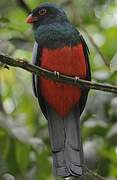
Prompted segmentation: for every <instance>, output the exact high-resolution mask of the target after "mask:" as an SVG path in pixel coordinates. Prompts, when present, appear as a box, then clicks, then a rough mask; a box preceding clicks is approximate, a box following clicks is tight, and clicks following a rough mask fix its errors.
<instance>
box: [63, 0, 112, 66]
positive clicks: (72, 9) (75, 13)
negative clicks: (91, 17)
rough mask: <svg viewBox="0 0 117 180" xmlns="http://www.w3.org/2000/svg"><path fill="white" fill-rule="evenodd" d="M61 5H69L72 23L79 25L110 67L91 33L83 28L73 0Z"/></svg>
mask: <svg viewBox="0 0 117 180" xmlns="http://www.w3.org/2000/svg"><path fill="white" fill-rule="evenodd" d="M61 5H62V6H70V7H71V11H72V15H73V23H74V24H75V25H76V26H77V25H79V27H80V28H81V30H82V31H84V32H85V34H86V35H87V37H88V38H89V40H90V42H91V44H92V45H93V47H94V48H95V49H96V51H97V52H98V54H99V55H100V57H101V59H102V60H103V62H104V64H105V65H106V66H107V67H110V65H109V62H108V59H107V58H106V57H105V56H104V55H103V54H102V52H101V50H100V48H99V47H98V45H97V44H96V43H95V41H94V39H93V37H92V36H91V34H90V33H89V32H88V31H87V29H86V28H85V26H84V25H83V20H82V17H81V16H80V14H79V13H78V9H77V6H76V5H75V3H74V0H66V1H65V2H62V3H61Z"/></svg>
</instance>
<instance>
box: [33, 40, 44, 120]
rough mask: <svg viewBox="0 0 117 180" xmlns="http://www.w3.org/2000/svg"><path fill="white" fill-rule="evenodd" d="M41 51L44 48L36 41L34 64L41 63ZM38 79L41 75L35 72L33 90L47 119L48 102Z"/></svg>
mask: <svg viewBox="0 0 117 180" xmlns="http://www.w3.org/2000/svg"><path fill="white" fill-rule="evenodd" d="M41 53H42V48H41V47H40V45H39V44H38V43H36V42H35V44H34V48H33V57H32V62H33V64H34V65H37V66H39V65H40V61H41ZM38 79H39V77H37V76H36V75H34V74H33V76H32V80H33V84H32V86H33V91H34V94H35V96H36V97H37V98H38V101H39V104H40V108H41V110H42V112H43V114H44V116H45V118H46V119H47V111H46V103H45V101H44V99H43V97H42V95H41V92H40V88H39V81H38Z"/></svg>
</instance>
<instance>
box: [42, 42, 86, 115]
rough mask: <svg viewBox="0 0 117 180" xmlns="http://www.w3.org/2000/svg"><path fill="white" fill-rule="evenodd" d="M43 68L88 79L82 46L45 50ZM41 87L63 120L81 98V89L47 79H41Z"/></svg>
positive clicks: (47, 100)
mask: <svg viewBox="0 0 117 180" xmlns="http://www.w3.org/2000/svg"><path fill="white" fill-rule="evenodd" d="M40 66H41V67H43V68H46V69H48V70H51V71H58V72H60V73H62V74H66V75H70V76H78V77H80V78H85V77H86V62H85V57H84V53H83V48H82V45H81V44H79V45H77V46H74V47H67V46H66V47H64V48H61V49H53V50H49V49H46V48H44V49H43V51H42V57H41V64H40ZM39 87H40V89H41V94H42V96H43V97H44V99H45V101H46V102H48V104H49V105H50V106H52V107H53V109H54V110H55V111H56V112H57V113H58V114H59V115H60V116H61V117H62V118H63V117H65V116H66V115H67V114H68V113H69V112H70V110H71V109H72V108H73V107H74V105H75V104H76V103H78V102H79V100H80V97H81V90H80V88H79V87H74V86H71V85H64V84H63V83H56V82H53V81H51V80H48V79H46V78H43V77H40V78H39Z"/></svg>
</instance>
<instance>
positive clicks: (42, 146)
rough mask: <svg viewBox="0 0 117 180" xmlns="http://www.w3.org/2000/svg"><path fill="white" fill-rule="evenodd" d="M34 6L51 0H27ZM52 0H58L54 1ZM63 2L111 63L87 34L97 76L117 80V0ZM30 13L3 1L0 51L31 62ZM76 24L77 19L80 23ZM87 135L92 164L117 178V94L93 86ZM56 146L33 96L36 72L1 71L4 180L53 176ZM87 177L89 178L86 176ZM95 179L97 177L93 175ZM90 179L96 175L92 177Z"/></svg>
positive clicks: (0, 155)
mask: <svg viewBox="0 0 117 180" xmlns="http://www.w3.org/2000/svg"><path fill="white" fill-rule="evenodd" d="M25 2H26V3H27V4H28V6H29V7H30V8H31V9H33V8H34V7H36V6H37V5H39V4H40V3H44V2H46V0H33V1H32V0H27V1H26V0H25ZM50 2H54V3H56V1H54V0H51V1H50ZM71 2H72V3H74V4H75V6H74V9H73V8H70V4H68V5H66V6H64V9H65V11H66V12H67V14H68V16H69V18H70V19H71V21H72V22H77V19H74V17H73V16H72V15H73V11H78V13H79V14H80V16H81V18H82V23H83V25H84V27H85V28H86V29H87V31H88V32H89V33H90V35H91V36H92V38H93V39H94V41H95V42H96V44H97V45H98V46H99V48H100V50H101V51H102V53H103V54H104V56H105V57H106V58H107V59H108V61H109V63H110V67H111V68H108V67H106V66H105V64H104V63H103V60H102V59H101V57H100V55H99V54H98V52H97V51H96V50H95V48H94V47H93V45H92V44H91V42H90V41H89V39H88V37H87V35H86V34H85V33H84V32H82V31H81V28H80V25H78V27H77V28H78V29H79V30H80V31H81V33H82V34H83V36H84V38H85V39H86V42H87V44H88V46H89V48H90V52H91V53H90V64H91V69H92V78H93V80H94V81H99V82H102V83H104V82H105V83H111V84H115V85H116V84H117V71H116V70H117V0H101V1H100V0H95V1H94V0H89V1H87V0H74V1H71ZM57 3H58V4H60V3H63V1H60V0H58V1H57ZM26 17H27V14H26V12H25V11H24V10H23V9H22V8H21V7H20V6H19V5H18V3H17V1H16V0H10V1H8V0H1V1H0V51H1V52H2V53H6V54H9V55H11V56H13V57H20V58H24V59H25V58H27V59H29V61H31V55H32V48H33V43H34V38H33V34H32V30H31V27H30V26H29V25H27V24H26ZM75 24H76V23H75ZM82 137H83V142H84V152H85V159H86V163H87V166H88V167H89V168H90V169H92V170H95V171H96V172H98V173H99V174H101V175H102V176H106V177H107V178H108V179H109V180H115V179H117V97H116V95H115V94H109V93H104V92H98V91H94V90H91V91H90V94H89V98H88V102H87V106H86V109H85V112H84V113H83V115H82ZM51 166H52V161H51V149H50V142H49V137H48V129H47V121H46V120H45V119H44V117H43V115H42V113H41V111H40V109H39V106H38V102H37V100H36V98H34V96H33V92H32V86H31V74H29V73H27V72H24V71H23V70H20V69H14V68H10V70H6V69H2V68H1V69H0V179H7V180H8V179H9V180H14V179H16V180H51V179H55V178H54V177H53V175H52V168H51ZM87 179H88V177H87ZM92 179H93V178H92ZM89 180H91V177H90V178H89Z"/></svg>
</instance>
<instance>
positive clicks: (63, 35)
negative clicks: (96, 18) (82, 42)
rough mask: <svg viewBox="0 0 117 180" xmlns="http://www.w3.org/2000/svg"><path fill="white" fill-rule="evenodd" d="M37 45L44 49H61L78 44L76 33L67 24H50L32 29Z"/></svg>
mask: <svg viewBox="0 0 117 180" xmlns="http://www.w3.org/2000/svg"><path fill="white" fill-rule="evenodd" d="M34 35H35V39H36V41H37V43H39V44H40V46H42V47H46V48H62V47H64V46H65V45H68V46H72V45H75V44H77V43H78V41H79V39H78V32H77V31H76V30H75V29H74V28H73V26H72V25H71V24H70V23H68V22H63V23H51V24H47V25H40V26H38V27H36V28H34Z"/></svg>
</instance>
